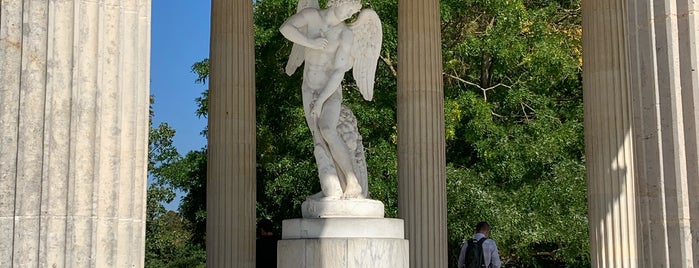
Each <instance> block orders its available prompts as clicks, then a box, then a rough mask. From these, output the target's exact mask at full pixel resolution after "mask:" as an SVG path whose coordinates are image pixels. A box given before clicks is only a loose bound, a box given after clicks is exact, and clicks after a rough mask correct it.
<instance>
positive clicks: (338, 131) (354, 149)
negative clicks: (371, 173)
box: [279, 0, 382, 199]
mask: <svg viewBox="0 0 699 268" xmlns="http://www.w3.org/2000/svg"><path fill="white" fill-rule="evenodd" d="M361 6H362V5H361V2H360V0H329V1H328V8H326V9H320V7H319V5H318V0H299V3H298V6H297V10H296V14H295V15H293V16H291V17H290V18H289V19H287V20H286V21H285V22H284V24H282V26H281V27H280V28H279V31H280V32H281V33H282V35H284V37H286V38H287V39H288V40H290V41H292V42H294V45H293V48H292V50H291V55H289V61H288V63H287V65H286V73H287V74H288V75H292V74H293V73H294V72H295V71H296V69H297V68H298V67H299V66H300V65H301V64H302V63H303V62H304V61H305V63H306V65H305V66H304V70H303V84H302V86H301V89H302V95H303V109H304V112H305V115H306V123H307V124H308V127H309V128H310V129H311V134H312V136H313V143H314V150H313V154H314V156H315V159H316V164H317V165H318V177H319V179H320V186H321V189H322V191H321V192H320V193H318V194H315V195H313V196H312V198H323V197H325V198H345V199H346V198H366V197H368V190H367V185H368V180H367V171H366V162H365V159H364V147H363V146H362V143H361V142H362V140H361V136H360V135H359V131H358V129H357V122H356V119H355V117H354V115H353V114H352V111H350V110H349V108H347V107H345V106H344V105H342V79H343V77H344V74H345V72H347V71H349V70H350V69H353V72H352V74H353V76H354V79H355V81H356V82H357V87H358V88H359V91H360V92H361V94H362V96H363V97H364V99H366V100H371V99H372V97H373V93H374V72H375V71H376V64H377V60H378V58H379V52H380V50H381V40H382V32H381V21H380V20H379V17H378V15H377V14H376V12H374V11H373V10H371V9H364V10H362V11H361V12H360V13H359V15H358V17H357V20H356V21H355V22H354V23H351V24H345V22H344V21H345V20H347V19H349V18H350V17H352V16H353V15H354V14H356V13H357V12H359V11H360V9H361Z"/></svg>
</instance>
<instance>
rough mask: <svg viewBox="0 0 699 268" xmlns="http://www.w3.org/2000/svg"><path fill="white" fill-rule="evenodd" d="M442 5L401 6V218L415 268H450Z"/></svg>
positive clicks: (418, 1) (412, 2)
mask: <svg viewBox="0 0 699 268" xmlns="http://www.w3.org/2000/svg"><path fill="white" fill-rule="evenodd" d="M440 36H441V34H440V24H439V1H438V0H400V1H399V2H398V62H399V63H400V66H399V68H398V199H399V200H398V214H399V217H400V218H403V219H404V220H405V232H406V239H408V240H409V241H410V267H435V268H439V267H447V259H448V258H447V235H446V231H447V221H446V218H447V217H446V175H445V165H446V160H445V151H444V147H445V144H444V92H443V87H442V86H443V85H442V54H441V37H440Z"/></svg>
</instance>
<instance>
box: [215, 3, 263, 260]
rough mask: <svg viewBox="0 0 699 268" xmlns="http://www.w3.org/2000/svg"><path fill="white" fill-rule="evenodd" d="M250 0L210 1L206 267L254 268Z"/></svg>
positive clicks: (252, 80) (253, 132) (252, 84)
mask: <svg viewBox="0 0 699 268" xmlns="http://www.w3.org/2000/svg"><path fill="white" fill-rule="evenodd" d="M252 2H253V1H250V0H213V1H212V3H211V55H210V59H209V64H210V72H211V73H210V88H209V132H208V133H209V146H208V150H209V151H208V167H207V199H206V209H207V219H206V232H207V233H206V252H207V259H206V265H207V267H227V268H228V267H245V268H248V267H254V266H255V59H254V55H255V54H254V47H253V24H252Z"/></svg>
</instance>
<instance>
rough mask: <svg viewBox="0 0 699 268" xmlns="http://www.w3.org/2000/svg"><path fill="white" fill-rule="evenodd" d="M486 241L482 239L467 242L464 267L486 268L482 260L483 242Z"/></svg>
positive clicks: (484, 238)
mask: <svg viewBox="0 0 699 268" xmlns="http://www.w3.org/2000/svg"><path fill="white" fill-rule="evenodd" d="M486 239H487V238H486V237H483V238H481V239H480V240H476V239H470V240H468V247H467V248H466V267H468V268H482V267H486V263H485V259H484V258H483V242H485V240H486Z"/></svg>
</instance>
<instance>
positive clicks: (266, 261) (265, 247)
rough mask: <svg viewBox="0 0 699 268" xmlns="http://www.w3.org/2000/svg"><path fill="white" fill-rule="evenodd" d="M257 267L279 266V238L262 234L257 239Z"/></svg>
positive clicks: (270, 267) (272, 267) (269, 267)
mask: <svg viewBox="0 0 699 268" xmlns="http://www.w3.org/2000/svg"><path fill="white" fill-rule="evenodd" d="M256 249H257V255H256V262H257V264H256V265H257V268H276V267H277V238H276V237H274V236H262V237H260V238H258V239H257V248H256Z"/></svg>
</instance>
